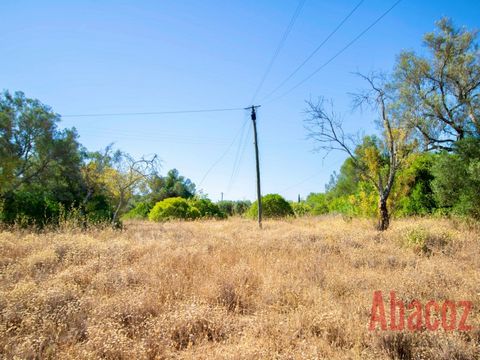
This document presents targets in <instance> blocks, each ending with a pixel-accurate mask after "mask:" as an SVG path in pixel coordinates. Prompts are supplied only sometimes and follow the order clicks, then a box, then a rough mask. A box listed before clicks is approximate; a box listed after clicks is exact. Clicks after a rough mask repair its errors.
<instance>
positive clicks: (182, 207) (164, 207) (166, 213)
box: [148, 197, 201, 221]
mask: <svg viewBox="0 0 480 360" xmlns="http://www.w3.org/2000/svg"><path fill="white" fill-rule="evenodd" d="M200 216H201V214H200V211H199V210H198V209H197V208H196V207H194V206H192V205H191V204H190V203H189V202H188V201H187V200H185V199H183V198H180V197H174V198H168V199H165V200H162V201H159V202H158V203H156V204H155V206H154V207H153V208H152V210H150V213H149V214H148V218H149V219H150V220H152V221H166V220H172V219H183V220H193V219H196V218H199V217H200Z"/></svg>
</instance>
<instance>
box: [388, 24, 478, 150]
mask: <svg viewBox="0 0 480 360" xmlns="http://www.w3.org/2000/svg"><path fill="white" fill-rule="evenodd" d="M437 27H438V32H436V33H428V34H426V35H425V38H424V43H425V46H426V48H427V50H428V56H427V57H422V56H418V55H417V54H415V53H414V52H411V51H406V52H403V53H401V54H400V57H399V60H398V63H397V66H396V71H395V84H394V86H395V88H396V89H397V91H398V96H399V98H400V103H401V106H402V111H403V112H405V113H406V114H407V116H405V117H404V119H405V120H406V122H407V123H408V126H411V127H413V128H414V129H416V131H417V135H418V137H419V138H420V139H421V140H422V143H423V144H424V147H425V149H426V150H432V149H437V150H438V149H443V150H448V151H452V150H453V146H454V143H455V142H456V141H457V140H461V139H463V138H466V137H479V136H480V57H479V56H478V43H477V42H476V39H477V32H475V31H468V30H466V29H457V28H455V27H454V25H453V24H452V22H451V21H450V20H449V19H446V18H444V19H442V20H440V21H439V22H438V23H437Z"/></svg>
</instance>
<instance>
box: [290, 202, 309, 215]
mask: <svg viewBox="0 0 480 360" xmlns="http://www.w3.org/2000/svg"><path fill="white" fill-rule="evenodd" d="M290 205H291V206H292V209H293V212H294V213H295V216H298V217H301V216H306V215H311V214H312V210H313V209H312V207H311V206H310V205H308V204H307V203H305V202H292V203H290Z"/></svg>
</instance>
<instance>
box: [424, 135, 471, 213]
mask: <svg viewBox="0 0 480 360" xmlns="http://www.w3.org/2000/svg"><path fill="white" fill-rule="evenodd" d="M432 172H433V174H434V176H435V179H434V180H433V182H432V186H433V189H434V191H435V197H436V199H437V201H438V203H439V206H440V207H442V208H444V209H447V210H451V211H453V213H456V214H458V215H467V216H472V217H474V218H476V219H480V206H479V204H480V139H475V138H466V139H463V140H460V141H458V142H456V143H455V145H454V148H453V153H451V154H450V153H446V152H444V153H442V154H440V155H439V156H438V160H437V161H436V162H435V164H434V165H433V169H432Z"/></svg>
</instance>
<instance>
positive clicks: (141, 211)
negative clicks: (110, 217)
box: [122, 201, 152, 219]
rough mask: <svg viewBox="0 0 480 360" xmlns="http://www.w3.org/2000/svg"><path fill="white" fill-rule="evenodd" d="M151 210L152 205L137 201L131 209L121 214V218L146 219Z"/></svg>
mask: <svg viewBox="0 0 480 360" xmlns="http://www.w3.org/2000/svg"><path fill="white" fill-rule="evenodd" d="M150 210H152V206H151V205H150V203H148V202H143V201H142V202H139V203H138V204H137V205H135V207H134V208H133V209H131V210H130V211H129V212H127V213H126V214H125V215H123V217H122V218H123V219H146V218H147V217H148V214H149V213H150Z"/></svg>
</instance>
